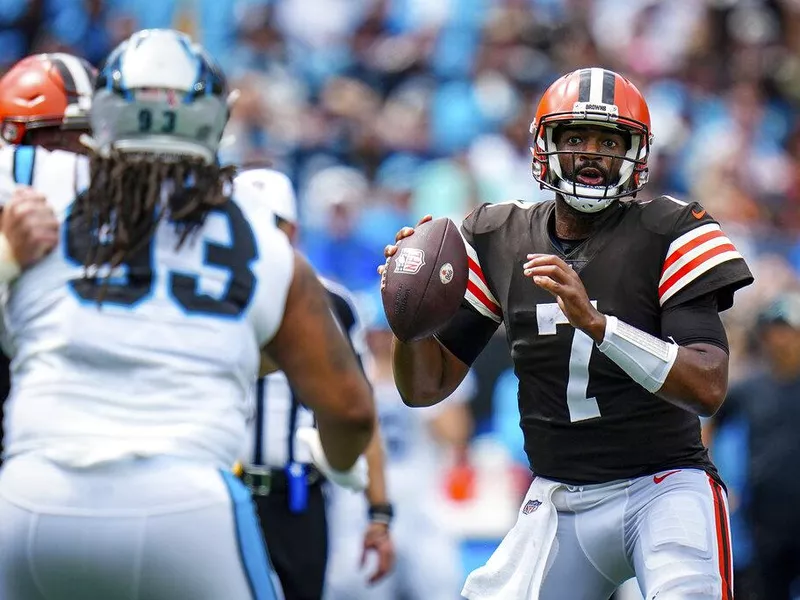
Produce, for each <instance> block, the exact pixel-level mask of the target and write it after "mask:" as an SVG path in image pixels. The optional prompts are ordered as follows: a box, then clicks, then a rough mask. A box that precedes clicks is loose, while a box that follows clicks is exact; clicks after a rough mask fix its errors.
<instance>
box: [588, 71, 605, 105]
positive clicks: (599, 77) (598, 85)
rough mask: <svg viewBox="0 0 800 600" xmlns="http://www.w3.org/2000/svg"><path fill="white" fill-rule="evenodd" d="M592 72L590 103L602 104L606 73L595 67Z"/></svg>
mask: <svg viewBox="0 0 800 600" xmlns="http://www.w3.org/2000/svg"><path fill="white" fill-rule="evenodd" d="M591 71H592V75H591V85H590V88H589V102H590V103H591V104H601V103H602V102H603V73H605V71H604V70H603V69H598V68H595V67H593V68H592V69H591Z"/></svg>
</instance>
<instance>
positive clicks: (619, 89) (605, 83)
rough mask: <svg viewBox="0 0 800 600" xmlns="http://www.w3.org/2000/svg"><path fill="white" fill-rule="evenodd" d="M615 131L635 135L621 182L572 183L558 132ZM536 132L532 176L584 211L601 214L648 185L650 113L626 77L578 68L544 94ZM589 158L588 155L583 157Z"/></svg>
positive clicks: (535, 128)
mask: <svg viewBox="0 0 800 600" xmlns="http://www.w3.org/2000/svg"><path fill="white" fill-rule="evenodd" d="M566 124H575V125H592V126H600V127H610V128H613V129H617V130H620V131H622V132H624V133H625V134H626V136H630V145H629V146H630V147H629V148H628V150H627V151H626V153H625V155H624V156H623V155H619V156H618V158H619V159H621V160H622V161H623V163H622V166H621V167H620V170H619V175H618V178H617V181H614V182H607V183H606V185H601V186H590V185H584V184H581V183H578V182H576V181H572V180H570V179H567V178H566V176H565V175H564V174H563V172H562V169H561V163H560V162H559V155H560V154H572V155H574V154H576V153H575V152H572V151H559V150H558V149H557V148H556V147H555V142H554V136H553V132H554V130H555V128H556V127H557V126H559V125H566ZM530 131H531V133H532V134H533V136H534V137H533V148H531V152H532V153H533V167H532V170H533V177H534V179H536V181H538V182H539V184H540V185H541V187H544V188H548V189H551V190H554V191H556V192H558V193H559V194H561V196H562V197H563V198H564V199H565V200H566V201H567V203H568V204H570V206H572V207H574V208H576V209H577V210H580V211H582V212H597V211H599V210H603V209H604V208H606V207H607V206H608V205H609V204H610V203H611V202H612V201H613V200H615V199H617V198H622V197H624V196H635V195H636V193H637V192H638V191H639V190H640V189H641V188H642V186H644V184H645V183H647V159H648V157H649V156H650V144H651V143H652V140H653V136H652V134H651V133H650V111H649V110H648V108H647V102H646V101H645V99H644V96H642V93H641V92H640V91H639V90H638V89H636V86H634V85H633V84H632V83H631V82H630V81H628V80H627V79H625V78H624V77H622V75H620V74H618V73H615V72H614V71H609V70H606V69H599V68H588V69H579V70H577V71H573V72H572V73H568V74H567V75H564V76H563V77H561V78H560V79H558V80H557V81H556V82H555V83H553V84H552V85H551V86H550V87H549V88H547V91H545V93H544V95H543V96H542V99H541V100H540V102H539V107H538V109H537V110H536V118H535V119H534V121H533V122H532V123H531V128H530ZM581 154H585V153H581Z"/></svg>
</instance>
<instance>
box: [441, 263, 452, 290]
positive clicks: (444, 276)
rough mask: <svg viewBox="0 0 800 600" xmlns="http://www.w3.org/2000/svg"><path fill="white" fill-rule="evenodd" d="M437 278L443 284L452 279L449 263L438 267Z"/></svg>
mask: <svg viewBox="0 0 800 600" xmlns="http://www.w3.org/2000/svg"><path fill="white" fill-rule="evenodd" d="M439 280H440V281H441V282H442V283H443V284H445V285H447V284H448V283H450V282H451V281H453V265H451V264H450V263H444V264H443V265H442V268H441V269H439Z"/></svg>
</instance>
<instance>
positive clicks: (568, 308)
mask: <svg viewBox="0 0 800 600" xmlns="http://www.w3.org/2000/svg"><path fill="white" fill-rule="evenodd" d="M526 258H527V259H528V261H527V262H526V263H525V264H524V265H522V268H523V269H524V274H525V276H526V277H530V278H531V279H532V280H533V282H534V283H535V284H536V285H538V286H539V287H541V288H542V289H545V290H547V291H548V292H550V293H551V294H553V296H555V297H556V300H557V302H558V306H559V308H561V312H563V313H564V316H565V317H566V318H567V320H568V321H569V323H570V325H572V326H573V327H575V328H576V329H580V330H582V331H584V332H586V333H587V334H589V336H591V337H592V338H593V339H594V341H595V342H597V343H600V342H601V341H602V340H603V336H604V335H605V326H606V319H605V315H603V314H602V313H601V312H600V311H598V310H597V309H596V308H595V307H594V306H593V305H592V303H591V302H590V301H589V296H588V295H587V293H586V288H585V287H584V286H583V282H582V281H581V278H580V277H579V276H578V274H577V273H576V272H575V269H573V268H572V267H571V266H569V265H568V264H567V263H566V262H564V260H563V259H561V258H559V257H558V256H555V255H553V254H528V255H527V257H526Z"/></svg>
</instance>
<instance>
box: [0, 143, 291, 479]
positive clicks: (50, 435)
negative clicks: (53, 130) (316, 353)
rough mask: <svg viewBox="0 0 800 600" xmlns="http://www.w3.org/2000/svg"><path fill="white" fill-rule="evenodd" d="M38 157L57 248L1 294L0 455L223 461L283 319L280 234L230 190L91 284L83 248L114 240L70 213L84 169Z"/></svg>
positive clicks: (36, 176)
mask: <svg viewBox="0 0 800 600" xmlns="http://www.w3.org/2000/svg"><path fill="white" fill-rule="evenodd" d="M0 158H2V159H5V158H7V154H5V150H4V151H3V153H2V156H0ZM34 159H35V161H34V165H33V172H32V183H33V186H34V187H35V188H36V189H37V190H39V191H41V192H43V193H44V194H45V195H46V197H47V199H48V202H49V203H50V205H51V206H52V207H53V210H54V211H55V213H56V216H57V217H58V219H59V220H60V221H61V223H62V228H61V232H60V237H61V241H60V244H59V245H58V246H57V247H56V248H55V249H54V251H53V252H52V253H51V254H50V255H48V256H47V257H46V258H45V259H43V260H42V261H41V262H40V263H38V264H37V265H35V266H34V267H32V268H30V269H26V270H25V271H24V272H23V273H22V275H21V276H20V277H19V278H18V279H17V280H15V281H14V282H13V283H12V284H11V286H10V287H9V291H8V294H7V295H6V297H5V298H4V299H3V317H4V321H5V329H6V336H7V339H8V346H9V349H10V350H11V353H12V367H11V369H12V393H11V396H10V398H9V400H8V401H7V404H6V407H5V408H6V419H5V435H6V439H5V445H4V446H5V447H4V451H5V456H6V457H13V456H15V455H19V454H23V453H28V452H35V453H41V454H44V455H45V456H47V457H48V458H50V459H51V460H54V461H59V462H61V463H64V464H69V465H72V466H84V465H92V464H97V463H102V462H106V461H111V460H116V459H119V458H122V457H130V456H154V455H171V456H180V457H185V458H189V459H191V460H198V461H205V462H211V463H213V464H214V465H216V466H219V467H230V465H232V464H233V462H234V461H235V460H236V458H237V457H238V456H239V455H240V454H241V448H242V445H243V442H244V439H245V431H246V417H247V413H248V404H247V395H248V393H249V390H250V387H251V385H252V382H253V381H254V380H255V378H256V375H257V372H258V365H259V360H260V352H259V351H260V348H261V347H262V346H263V345H264V344H265V343H267V342H268V341H269V340H270V339H271V338H272V337H273V336H274V335H275V332H276V331H277V330H278V328H279V327H280V324H281V321H282V319H283V311H284V306H285V302H286V296H287V293H288V289H289V285H290V284H291V280H292V276H293V264H294V254H293V250H292V248H291V246H290V244H289V242H288V240H287V239H286V237H285V236H284V235H283V234H282V233H281V232H280V230H278V229H277V228H276V227H275V224H274V219H273V218H272V216H271V214H270V212H269V211H268V210H264V208H263V207H262V206H260V204H259V203H258V202H257V199H255V198H250V197H241V198H240V197H238V196H237V195H236V194H235V193H234V196H233V199H231V200H230V201H229V202H226V203H225V204H223V205H221V206H219V207H215V208H214V209H212V210H211V211H210V212H209V214H208V215H207V217H206V219H205V221H204V223H203V224H202V226H201V227H200V228H199V229H198V230H197V231H196V232H195V233H194V234H193V235H191V236H190V237H189V238H188V239H187V240H186V241H185V242H184V243H183V244H182V245H179V244H178V242H179V239H180V236H179V233H178V232H177V231H176V227H175V225H174V224H173V223H171V222H169V221H168V220H163V221H162V222H161V223H160V224H159V226H158V227H157V230H156V232H155V234H154V235H153V237H152V239H151V240H150V241H149V242H147V243H146V244H143V245H142V247H141V248H140V249H139V250H138V251H137V252H136V253H135V254H133V255H132V256H130V257H129V258H128V259H126V261H125V262H124V263H123V264H122V265H120V266H119V267H118V268H116V269H115V270H114V271H113V272H109V270H108V269H107V268H106V269H100V271H99V272H98V273H96V276H95V277H87V276H86V273H85V269H84V267H83V263H84V258H85V256H86V253H87V250H88V248H89V246H88V244H89V243H90V242H91V240H93V239H97V238H102V237H103V236H108V235H111V233H110V232H108V231H104V230H103V229H100V230H95V229H93V228H92V226H91V222H90V221H89V220H87V219H81V217H80V215H78V216H76V215H74V214H73V205H74V201H75V199H76V197H77V195H78V193H79V192H80V191H81V190H82V189H85V187H86V185H87V184H88V161H87V159H86V158H85V157H83V156H78V155H75V154H71V153H67V152H47V151H43V150H40V149H37V150H35V151H34ZM17 160H19V157H17ZM0 171H2V169H0Z"/></svg>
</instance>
